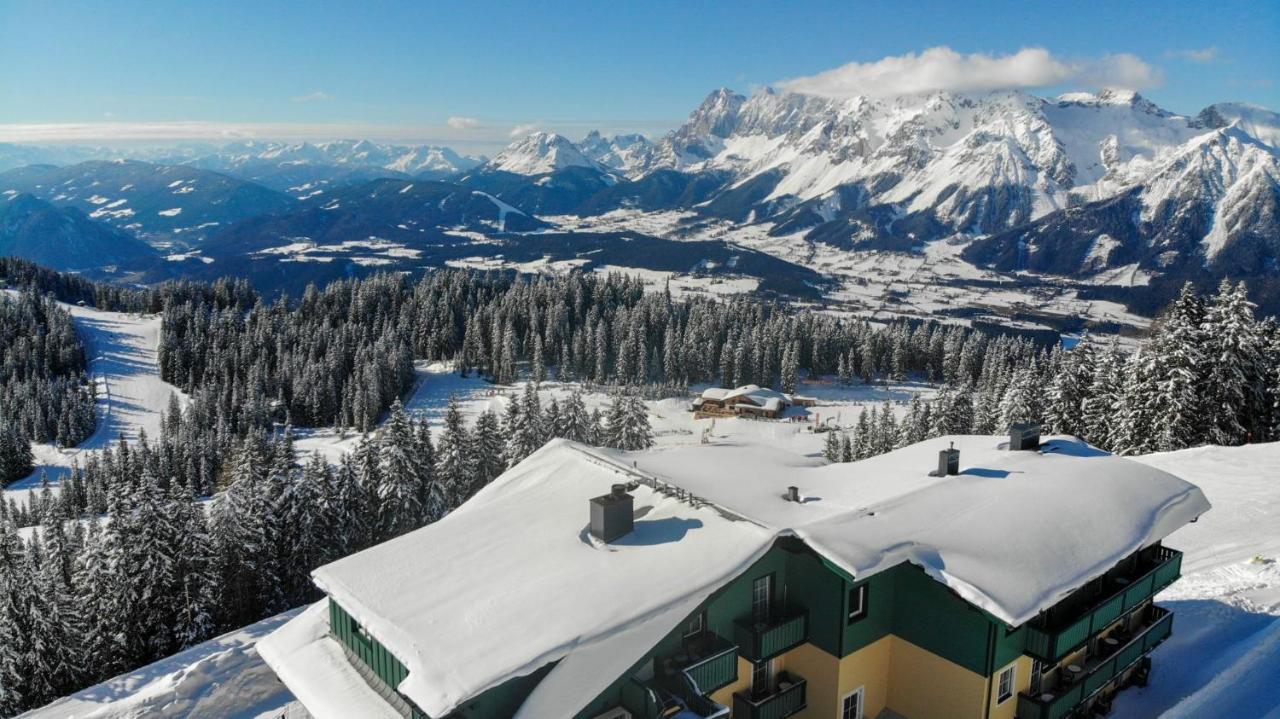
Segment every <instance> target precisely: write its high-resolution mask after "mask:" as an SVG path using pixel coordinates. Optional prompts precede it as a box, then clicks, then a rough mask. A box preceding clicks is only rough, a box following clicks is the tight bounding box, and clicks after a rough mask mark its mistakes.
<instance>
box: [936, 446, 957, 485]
mask: <svg viewBox="0 0 1280 719" xmlns="http://www.w3.org/2000/svg"><path fill="white" fill-rule="evenodd" d="M949 474H960V450H958V449H956V443H955V442H952V443H951V446H950V447H948V448H947V449H943V450H939V451H938V470H937V471H936V472H934V473H933V476H935V477H946V476H947V475H949Z"/></svg>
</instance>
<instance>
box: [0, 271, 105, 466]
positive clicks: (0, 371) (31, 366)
mask: <svg viewBox="0 0 1280 719" xmlns="http://www.w3.org/2000/svg"><path fill="white" fill-rule="evenodd" d="M85 369H86V359H85V351H84V345H83V344H82V343H81V341H80V337H79V335H77V334H76V329H75V325H74V324H73V323H72V320H71V315H69V314H68V313H67V312H66V311H65V310H63V309H61V308H60V307H58V304H57V303H56V302H55V301H53V300H52V299H50V298H47V297H41V296H39V295H36V294H35V293H32V292H20V293H18V294H17V295H8V294H0V486H2V485H4V484H6V483H8V482H11V481H13V480H15V479H20V478H22V477H25V476H26V475H28V474H30V473H31V471H32V462H33V458H32V455H31V445H30V443H31V442H33V441H34V442H52V443H56V444H57V445H58V446H60V447H68V446H71V445H74V444H76V443H77V442H79V441H81V440H82V439H84V438H85V437H88V436H89V435H90V434H92V433H93V429H94V426H95V423H96V417H95V415H94V402H95V398H94V388H93V385H92V384H91V383H90V382H89V379H88V377H87V376H86V375H85Z"/></svg>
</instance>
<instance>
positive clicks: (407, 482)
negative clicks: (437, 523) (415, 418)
mask: <svg viewBox="0 0 1280 719" xmlns="http://www.w3.org/2000/svg"><path fill="white" fill-rule="evenodd" d="M379 456H380V460H381V468H380V470H379V473H378V474H379V480H380V482H379V485H378V526H379V536H380V537H382V538H383V539H389V538H391V537H398V536H400V535H401V534H404V533H405V532H408V531H411V530H414V529H417V528H418V527H421V526H422V525H423V524H425V523H426V522H427V519H428V514H429V513H428V511H427V507H425V506H424V505H423V504H422V497H423V494H424V493H423V486H424V485H425V484H426V481H427V476H428V472H427V471H426V468H424V467H422V466H421V465H420V464H419V463H418V458H419V457H418V451H417V439H416V437H415V435H414V431H413V422H412V420H410V419H409V415H408V413H407V412H405V411H404V405H403V404H401V403H400V400H398V399H397V400H396V401H395V402H394V403H393V404H392V405H391V415H390V416H389V417H388V418H387V422H386V424H385V425H384V426H383V428H382V432H381V436H380V442H379Z"/></svg>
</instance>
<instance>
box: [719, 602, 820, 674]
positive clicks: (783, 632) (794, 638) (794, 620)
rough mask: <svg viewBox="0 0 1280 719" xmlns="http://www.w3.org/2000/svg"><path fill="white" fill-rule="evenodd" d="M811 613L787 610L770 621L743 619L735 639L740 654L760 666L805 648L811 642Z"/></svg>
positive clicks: (737, 628) (738, 623)
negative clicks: (764, 662) (799, 647)
mask: <svg viewBox="0 0 1280 719" xmlns="http://www.w3.org/2000/svg"><path fill="white" fill-rule="evenodd" d="M808 631H809V612H807V611H805V610H804V609H784V610H782V611H780V612H779V613H778V614H777V615H776V616H775V617H773V618H771V619H770V620H768V621H763V622H758V621H753V620H751V619H740V620H738V621H737V622H734V639H735V640H737V643H738V651H739V653H741V654H742V656H743V657H744V658H746V659H748V660H750V661H753V662H759V661H764V660H765V659H772V658H773V657H776V656H778V655H779V654H782V653H783V652H785V651H787V650H788V649H791V648H793V647H797V646H800V645H801V644H804V642H805V640H806V639H807V638H808Z"/></svg>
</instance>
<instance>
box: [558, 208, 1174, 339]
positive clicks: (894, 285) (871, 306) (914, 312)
mask: <svg viewBox="0 0 1280 719" xmlns="http://www.w3.org/2000/svg"><path fill="white" fill-rule="evenodd" d="M544 219H546V220H548V221H550V222H554V223H556V224H558V225H560V227H561V228H563V229H572V230H579V231H583V232H621V231H627V230H631V231H634V232H644V233H646V234H650V235H654V236H656V237H662V238H666V239H671V240H723V241H725V242H729V243H732V244H736V245H740V246H742V247H746V248H750V249H753V250H757V251H759V252H763V253H765V254H769V255H773V256H774V257H777V258H779V259H783V260H786V261H788V262H793V263H796V264H798V265H802V266H804V267H810V268H812V269H814V270H817V271H818V272H821V273H822V274H824V275H827V276H828V277H831V278H832V279H834V280H835V281H836V282H837V285H838V287H837V289H836V290H835V291H833V292H830V293H828V294H827V295H826V296H825V298H824V306H825V307H826V308H827V309H828V310H832V311H837V312H847V313H850V314H854V315H857V316H859V317H866V318H870V319H880V320H886V319H893V318H897V317H913V318H928V319H945V315H944V314H943V313H944V312H947V311H953V310H957V309H962V308H963V309H966V310H967V311H969V312H972V313H974V314H975V316H976V317H980V318H984V319H990V320H999V321H1000V322H1001V323H1002V324H1005V325H1010V326H1023V327H1027V328H1043V327H1044V325H1042V324H1038V323H1036V322H1033V321H1026V320H1018V321H1015V320H1012V319H1011V318H1010V317H1009V316H1008V313H1009V311H1010V310H1023V311H1034V312H1039V313H1044V314H1047V315H1055V316H1059V317H1061V318H1063V319H1064V320H1066V319H1073V318H1078V317H1083V318H1087V319H1090V320H1093V321H1097V322H1114V323H1117V324H1120V325H1128V326H1131V327H1137V328H1142V327H1146V326H1147V325H1148V324H1149V322H1150V320H1148V319H1147V318H1145V317H1141V316H1139V315H1135V314H1133V313H1131V312H1128V311H1127V310H1125V309H1124V307H1123V306H1122V305H1120V304H1117V303H1115V302H1107V301H1102V300H1082V299H1080V298H1079V297H1078V296H1077V291H1076V289H1075V287H1074V284H1075V283H1073V282H1071V281H1069V280H1066V279H1061V280H1057V281H1054V280H1052V279H1047V280H1043V281H1042V280H1041V279H1038V278H1036V279H1037V282H1038V284H1037V286H1035V287H1027V286H1025V285H1026V280H1028V279H1033V278H1029V277H1027V276H1021V277H1020V276H1017V275H1009V274H1002V273H999V272H993V271H990V270H986V269H982V268H979V267H975V266H974V265H972V264H971V263H969V262H966V261H965V260H964V259H962V258H961V257H960V252H961V251H962V250H964V248H965V247H966V246H967V245H968V244H969V239H970V238H968V237H964V236H958V237H954V238H946V239H942V240H936V241H934V242H930V243H929V244H928V245H926V246H925V248H924V251H923V252H920V253H908V252H886V251H882V250H845V249H840V248H837V247H833V246H831V245H827V244H824V243H821V242H809V241H807V240H805V239H804V234H805V233H804V232H797V233H792V234H787V235H780V236H773V235H770V234H769V231H770V230H771V229H773V225H772V224H771V223H767V222H765V223H758V224H750V225H742V224H738V223H733V222H728V221H721V220H713V219H707V218H702V217H699V216H698V215H697V214H696V213H692V212H685V211H667V212H640V211H638V210H615V211H613V212H609V213H606V214H604V215H599V216H594V217H577V216H573V215H559V216H551V217H545V218H544ZM615 269H624V268H615ZM1130 269H1132V268H1130ZM625 271H626V272H629V273H634V274H640V275H641V276H644V274H645V273H646V272H647V271H646V270H643V269H639V268H625ZM689 279H690V280H697V279H698V278H689ZM1145 279H1146V278H1144V277H1143V276H1140V275H1139V274H1137V272H1136V271H1130V272H1128V273H1127V274H1126V273H1121V272H1116V273H1111V274H1108V275H1107V276H1106V277H1103V278H1099V279H1098V280H1096V281H1095V283H1104V284H1143V283H1144V281H1145ZM968 280H974V281H981V282H982V283H983V284H981V285H979V284H966V282H965V281H968ZM703 281H704V280H703ZM990 282H999V283H1003V286H1000V287H991V286H987V283H990ZM707 290H708V291H714V290H712V289H710V288H707ZM957 321H958V320H957Z"/></svg>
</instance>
